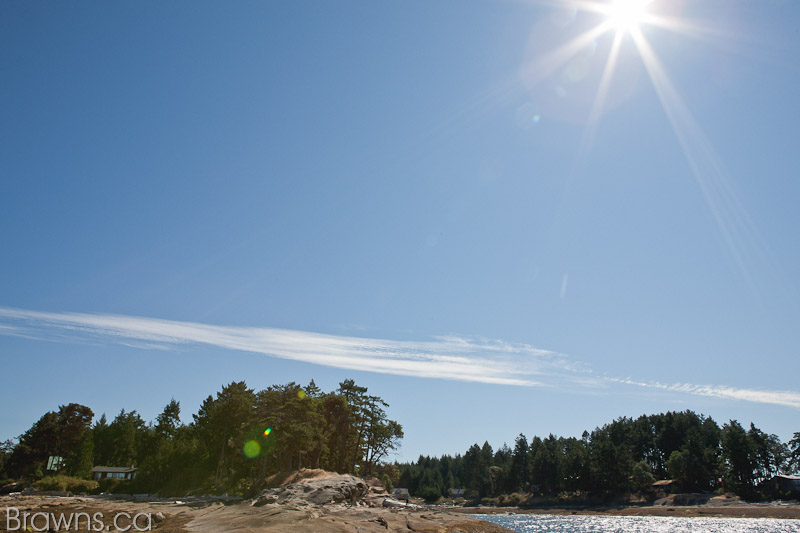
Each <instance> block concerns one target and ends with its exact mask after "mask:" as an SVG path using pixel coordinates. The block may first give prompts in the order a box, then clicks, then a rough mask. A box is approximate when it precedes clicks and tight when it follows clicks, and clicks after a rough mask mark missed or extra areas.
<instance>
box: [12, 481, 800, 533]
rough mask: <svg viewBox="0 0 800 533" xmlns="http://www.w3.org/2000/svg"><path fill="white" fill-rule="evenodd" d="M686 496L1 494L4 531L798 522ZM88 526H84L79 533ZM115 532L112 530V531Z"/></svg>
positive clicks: (300, 489)
mask: <svg viewBox="0 0 800 533" xmlns="http://www.w3.org/2000/svg"><path fill="white" fill-rule="evenodd" d="M683 501H686V499H685V498H684V499H675V498H672V499H662V500H659V501H657V502H655V503H654V504H648V505H617V506H606V507H592V508H586V507H584V508H570V507H541V508H539V507H537V508H519V507H454V506H446V505H442V506H427V505H414V504H411V505H405V504H404V503H402V502H399V501H397V500H393V499H392V498H391V497H390V496H389V494H387V493H386V490H385V489H384V487H383V485H382V484H381V483H380V482H379V481H378V480H376V479H371V480H369V479H362V478H358V477H355V476H350V475H340V474H333V473H330V472H324V471H321V470H307V471H301V472H298V473H295V474H293V475H291V476H289V477H288V478H287V479H285V480H283V481H282V482H281V483H278V484H277V486H273V487H270V488H265V489H264V490H262V491H260V492H259V493H258V494H257V495H256V496H255V497H253V498H251V499H248V500H242V501H238V502H235V503H234V502H230V501H227V502H226V501H220V499H219V498H214V497H208V498H202V497H197V498H187V499H186V500H180V499H157V498H154V499H152V500H150V501H142V500H141V499H136V500H135V499H125V498H118V497H110V496H82V497H81V496H77V497H76V496H67V497H64V496H55V495H41V494H36V493H32V494H20V493H17V494H11V495H7V496H2V497H0V531H11V530H13V529H3V528H7V527H8V526H7V524H8V523H9V522H7V517H9V516H13V515H9V512H13V513H17V516H22V515H21V514H19V513H26V512H27V513H29V515H32V514H33V513H44V514H46V515H54V516H67V515H69V514H76V513H85V514H88V515H94V514H95V513H100V514H101V515H102V516H103V517H104V518H103V519H104V520H105V521H106V522H109V521H110V520H111V518H112V517H113V516H115V515H116V514H118V513H127V514H128V515H130V516H133V515H136V514H139V513H141V515H142V516H143V517H144V516H145V515H146V516H148V517H149V518H148V519H149V520H150V521H151V523H152V527H153V530H155V531H159V532H161V533H217V532H225V531H237V532H240V533H256V532H278V531H297V532H318V531H319V532H334V533H336V532H342V533H344V532H385V531H417V532H442V533H446V532H453V533H455V532H476V533H484V532H486V533H500V532H507V531H509V530H508V529H505V528H503V527H500V526H497V525H495V524H492V523H489V522H485V521H482V520H478V519H476V518H473V517H471V516H468V515H480V514H504V513H519V514H547V515H611V516H673V517H695V516H704V517H731V518H784V519H786V518H789V519H800V504H798V503H797V502H790V503H784V502H773V503H767V504H762V503H747V502H743V501H741V500H739V499H738V498H735V497H733V498H732V497H723V496H713V497H711V496H710V497H709V498H707V499H706V500H705V501H704V502H703V503H700V504H698V503H696V502H695V503H694V504H692V505H679V504H677V503H676V502H683ZM692 501H693V500H692ZM10 510H11V511H10ZM38 520H39V521H38V522H37V524H36V525H37V526H41V525H42V523H43V522H42V521H43V520H45V518H44V515H42V516H40V517H39V519H38ZM142 520H145V518H142ZM12 522H13V520H12ZM107 525H109V524H107ZM17 530H21V529H17ZM51 530H52V531H58V530H59V529H56V528H54V529H51ZM62 530H63V529H62ZM70 530H71V531H72V530H74V529H70ZM84 530H85V531H88V529H84ZM84 530H80V529H79V531H84ZM110 530H111V531H114V528H113V527H112V528H110Z"/></svg>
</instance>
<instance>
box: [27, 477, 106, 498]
mask: <svg viewBox="0 0 800 533" xmlns="http://www.w3.org/2000/svg"><path fill="white" fill-rule="evenodd" d="M33 486H34V488H36V489H37V490H52V491H59V492H64V491H69V492H73V493H76V494H77V493H80V492H92V491H93V490H95V489H96V488H97V486H98V483H97V481H90V480H87V479H81V478H77V477H69V476H49V477H45V478H42V479H40V480H39V481H37V482H36V483H34V484H33Z"/></svg>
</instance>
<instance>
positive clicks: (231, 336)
mask: <svg viewBox="0 0 800 533" xmlns="http://www.w3.org/2000/svg"><path fill="white" fill-rule="evenodd" d="M0 335H6V336H17V337H25V338H29V339H33V340H46V341H53V342H75V341H79V342H92V343H96V342H98V341H101V342H113V343H116V344H120V345H124V346H133V347H136V348H141V349H161V350H170V349H176V348H178V347H180V346H183V345H192V344H202V345H207V346H214V347H217V348H222V349H226V350H237V351H244V352H251V353H257V354H263V355H269V356H273V357H280V358H283V359H290V360H293V361H302V362H305V363H312V364H318V365H324V366H330V367H336V368H345V369H350V370H359V371H367V372H377V373H382V374H395V375H401V376H412V377H420V378H438V379H448V380H457V381H467V382H475V383H489V384H496V385H516V386H535V387H560V388H564V387H573V388H583V389H587V388H594V389H599V388H602V387H604V386H608V385H609V384H620V385H629V386H637V387H644V388H648V389H655V390H662V391H666V392H671V393H678V394H691V395H695V396H706V397H713V398H719V399H723V400H740V401H747V402H753V403H762V404H772V405H782V406H786V407H792V408H795V409H800V393H797V392H792V391H764V390H755V389H741V388H735V387H728V386H717V385H693V384H688V383H683V384H681V383H678V384H673V385H665V384H662V383H658V382H645V381H636V380H632V379H630V378H615V377H604V376H601V375H599V374H597V373H595V372H593V371H592V370H591V369H589V368H588V366H587V365H585V364H582V363H580V362H576V361H573V360H570V359H569V358H567V357H566V356H564V355H563V354H559V353H556V352H552V351H548V350H541V349H538V348H534V347H533V346H530V345H526V344H512V343H507V342H504V341H498V340H486V339H470V338H464V337H456V336H443V337H436V338H435V339H433V340H431V341H394V340H386V339H370V338H363V337H349V336H339V335H327V334H322V333H312V332H307V331H298V330H288V329H277V328H255V327H237V326H215V325H210V324H201V323H197V322H183V321H174V320H162V319H157V318H146V317H135V316H125V315H109V314H87V313H48V312H41V311H29V310H23V309H13V308H8V307H0Z"/></svg>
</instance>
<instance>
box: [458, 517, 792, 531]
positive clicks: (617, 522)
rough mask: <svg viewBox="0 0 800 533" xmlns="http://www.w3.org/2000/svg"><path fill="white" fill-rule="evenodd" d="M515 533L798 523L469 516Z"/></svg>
mask: <svg viewBox="0 0 800 533" xmlns="http://www.w3.org/2000/svg"><path fill="white" fill-rule="evenodd" d="M471 516H472V517H473V518H478V519H480V520H486V521H487V522H494V523H495V524H499V525H501V526H504V527H507V528H508V529H511V530H514V531H521V532H522V531H524V532H525V533H529V532H548V533H662V532H663V533H667V532H669V533H672V532H675V533H800V520H777V519H774V518H707V517H702V518H681V517H658V516H591V515H568V516H556V515H532V514H505V515H471Z"/></svg>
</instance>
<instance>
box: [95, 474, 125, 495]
mask: <svg viewBox="0 0 800 533" xmlns="http://www.w3.org/2000/svg"><path fill="white" fill-rule="evenodd" d="M121 481H122V480H121V479H119V478H113V477H107V478H104V479H101V480H100V483H99V484H98V489H99V492H114V489H116V488H117V485H119V484H120V482H121Z"/></svg>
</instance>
